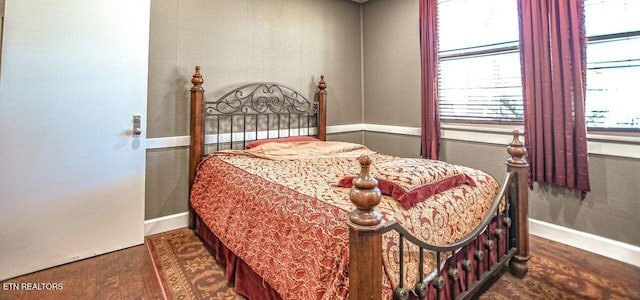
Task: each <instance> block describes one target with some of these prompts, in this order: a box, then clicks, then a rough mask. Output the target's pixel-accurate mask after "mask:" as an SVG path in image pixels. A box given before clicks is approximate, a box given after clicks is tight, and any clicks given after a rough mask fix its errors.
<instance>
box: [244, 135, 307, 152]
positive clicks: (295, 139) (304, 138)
mask: <svg viewBox="0 0 640 300" xmlns="http://www.w3.org/2000/svg"><path fill="white" fill-rule="evenodd" d="M319 141H320V140H319V139H317V138H315V137H312V136H306V135H301V136H291V137H286V138H279V139H266V140H255V141H253V142H250V143H248V144H247V145H246V146H245V147H246V148H247V149H251V148H254V147H258V146H260V145H262V144H264V143H288V142H319Z"/></svg>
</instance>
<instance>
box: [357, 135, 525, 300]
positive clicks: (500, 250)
mask: <svg viewBox="0 0 640 300" xmlns="http://www.w3.org/2000/svg"><path fill="white" fill-rule="evenodd" d="M507 152H508V153H509V154H510V155H511V158H509V160H508V161H507V163H506V164H507V173H506V175H505V179H504V181H503V183H502V185H501V187H500V191H499V192H498V194H497V195H496V197H495V198H494V201H493V203H492V205H491V207H490V208H489V211H488V213H487V215H485V217H484V218H483V220H482V221H481V222H480V224H479V225H478V226H477V227H476V228H475V229H474V230H472V231H471V232H470V233H469V234H467V235H466V236H465V237H463V238H462V239H460V240H458V241H457V242H455V243H451V244H447V245H432V244H428V243H424V242H423V241H420V240H419V239H416V238H415V237H413V236H412V235H411V234H410V233H409V232H408V231H406V230H405V229H404V228H402V226H400V225H399V224H398V223H396V222H394V221H390V222H385V221H384V220H382V218H381V217H380V214H379V213H378V212H377V211H376V210H375V207H376V205H378V204H379V203H380V199H381V193H380V190H379V189H378V187H377V185H376V183H377V182H376V180H375V179H374V178H373V177H372V176H371V174H370V173H369V167H370V164H371V159H370V158H369V157H367V156H363V157H360V158H359V162H360V165H361V173H360V175H359V176H358V177H357V178H356V179H354V186H353V188H352V189H351V191H350V198H351V201H352V202H353V203H354V204H355V206H356V209H354V210H353V211H352V212H351V215H350V218H349V221H348V225H349V231H350V233H349V238H350V240H349V299H381V295H382V284H381V281H380V278H381V276H382V273H381V272H382V270H383V267H382V258H381V256H382V254H381V251H380V249H381V248H382V235H383V234H384V233H387V232H391V231H393V232H394V234H398V235H399V239H398V240H399V251H398V252H399V253H401V254H400V255H399V258H398V259H399V262H400V268H399V270H400V274H399V278H400V280H399V284H398V287H396V288H395V290H394V291H393V299H398V300H400V299H402V300H404V299H409V297H410V295H417V297H418V298H419V299H425V298H427V296H429V297H428V298H429V299H441V297H442V298H447V299H454V298H455V299H464V298H468V297H470V296H472V295H474V294H476V293H478V292H479V291H480V290H481V288H482V286H483V285H484V284H485V283H486V282H487V281H489V280H491V279H492V278H495V276H496V275H498V274H500V273H501V272H502V269H503V266H505V265H506V264H507V263H509V265H510V269H511V272H512V273H513V274H514V275H516V276H518V277H522V276H524V275H525V274H526V273H527V271H528V266H527V262H528V260H529V233H528V184H527V180H528V168H529V165H528V163H527V161H526V160H525V155H526V149H525V148H524V147H523V144H522V142H520V140H519V132H518V131H517V130H516V131H514V133H513V141H512V142H511V143H510V144H509V148H508V150H507ZM404 243H412V244H414V245H416V246H418V247H419V263H418V266H419V270H418V274H420V280H418V282H416V283H414V285H413V286H411V287H404V286H403V285H404V283H405V280H404V277H403V270H404V269H403V256H404V255H402V253H404V252H403V247H404ZM424 250H427V251H432V252H434V253H435V256H436V266H437V269H436V270H423V265H424V263H423V259H424V254H423V253H424ZM447 257H450V259H448V260H447V262H446V263H445V259H446V258H447ZM492 257H493V259H492ZM425 271H427V272H425ZM409 290H413V293H410V292H409Z"/></svg>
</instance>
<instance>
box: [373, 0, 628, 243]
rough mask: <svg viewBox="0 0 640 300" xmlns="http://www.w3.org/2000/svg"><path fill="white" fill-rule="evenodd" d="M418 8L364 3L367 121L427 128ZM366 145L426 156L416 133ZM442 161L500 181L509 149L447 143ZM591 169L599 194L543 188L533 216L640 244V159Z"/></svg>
mask: <svg viewBox="0 0 640 300" xmlns="http://www.w3.org/2000/svg"><path fill="white" fill-rule="evenodd" d="M417 8H418V0H372V1H369V2H367V3H366V4H364V5H363V20H364V22H363V23H364V29H363V32H364V45H365V51H364V56H365V57H364V60H363V61H364V66H363V69H364V70H365V72H364V74H363V76H364V91H365V97H364V99H365V106H366V108H365V123H371V124H385V125H396V126H411V127H420V119H419V110H420V109H419V107H420V104H419V97H420V82H419V80H416V78H418V77H419V72H420V70H419V65H420V56H419V52H417V51H418V49H419V38H418V34H419V29H418V23H417V22H418V9H417ZM381 24H384V25H385V26H382V25H381ZM385 45H386V46H385ZM390 49H391V50H392V51H391V52H390ZM416 66H417V67H416ZM389 83H392V84H389ZM397 93H401V94H402V95H404V96H401V97H400V96H395V95H396V94H397ZM390 106H393V107H390ZM401 106H402V107H405V108H404V109H401V108H399V107H401ZM416 112H418V114H417V113H416ZM636 136H637V134H636ZM508 141H509V140H508V137H505V143H507V142H508ZM364 142H365V144H366V145H367V146H369V147H370V148H372V149H376V150H378V151H384V152H386V153H389V154H395V155H401V156H418V155H419V153H420V144H419V137H415V136H403V135H396V136H394V135H391V134H382V133H369V132H366V133H365V140H364ZM441 158H442V159H443V160H445V161H448V162H451V163H455V164H462V165H467V166H471V167H475V168H478V169H481V170H485V171H487V172H489V173H490V174H492V175H494V176H495V177H497V178H498V179H500V180H501V179H502V178H503V173H504V172H505V167H504V161H505V158H506V152H505V147H504V146H498V145H493V144H487V143H475V142H464V141H454V140H446V139H445V140H443V141H442V146H441ZM589 172H590V179H591V187H592V192H591V193H589V194H588V196H587V198H586V199H585V200H583V201H581V200H580V199H579V196H578V195H577V194H576V193H572V192H570V191H566V190H565V189H561V188H553V187H549V186H538V185H536V186H535V187H534V190H533V192H531V193H530V198H531V199H530V203H529V214H530V217H531V218H533V219H537V220H540V221H544V222H548V223H552V224H556V225H560V226H564V227H568V228H573V229H576V230H578V231H583V232H587V233H591V234H595V235H598V236H602V237H606V238H609V239H613V240H617V241H621V242H624V243H629V244H633V245H637V246H640V234H638V231H639V230H640V218H639V217H638V216H640V196H639V195H640V160H638V159H632V158H621V157H614V156H605V155H596V154H590V155H589Z"/></svg>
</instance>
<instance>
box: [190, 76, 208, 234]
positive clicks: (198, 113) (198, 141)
mask: <svg viewBox="0 0 640 300" xmlns="http://www.w3.org/2000/svg"><path fill="white" fill-rule="evenodd" d="M203 82H204V80H203V79H202V75H201V74H200V66H196V73H195V74H193V78H192V79H191V83H193V87H192V88H191V122H190V124H189V129H190V135H191V148H190V149H189V194H191V185H193V180H194V179H195V177H196V170H197V168H198V164H200V161H201V160H202V155H203V154H204V149H203V147H204V143H203V142H204V130H203V124H202V120H203V113H204V88H202V83H203ZM187 201H189V228H190V229H195V228H196V214H195V212H194V211H193V208H192V207H191V202H190V200H189V199H187Z"/></svg>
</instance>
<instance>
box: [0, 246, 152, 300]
mask: <svg viewBox="0 0 640 300" xmlns="http://www.w3.org/2000/svg"><path fill="white" fill-rule="evenodd" d="M13 283H18V286H20V287H22V283H55V284H62V290H56V291H37V290H11V288H12V285H13ZM13 286H15V285H13ZM0 299H3V300H4V299H163V295H162V289H161V288H160V284H159V283H158V279H157V277H156V273H155V270H154V268H153V264H152V262H151V258H150V256H149V252H148V250H147V247H146V246H145V245H139V246H135V247H131V248H127V249H124V250H120V251H115V252H111V253H107V254H103V255H100V256H96V257H93V258H88V259H84V260H80V261H76V262H73V263H69V264H66V265H62V266H59V267H55V268H50V269H46V270H43V271H39V272H35V273H31V274H28V275H24V276H21V277H17V278H13V279H9V280H6V281H3V282H2V283H0Z"/></svg>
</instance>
